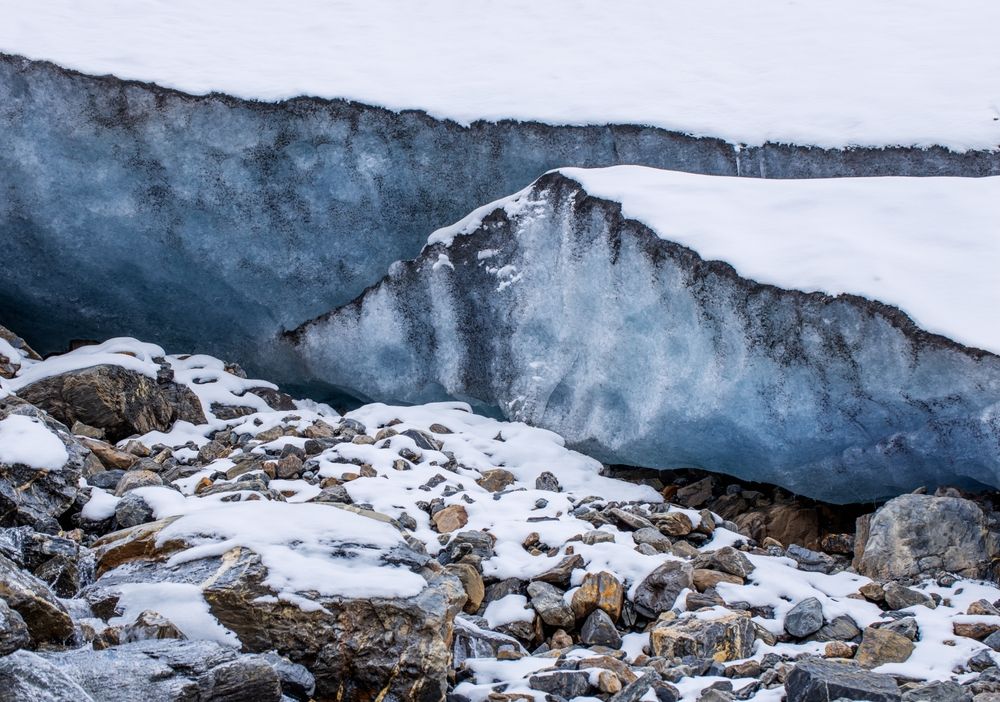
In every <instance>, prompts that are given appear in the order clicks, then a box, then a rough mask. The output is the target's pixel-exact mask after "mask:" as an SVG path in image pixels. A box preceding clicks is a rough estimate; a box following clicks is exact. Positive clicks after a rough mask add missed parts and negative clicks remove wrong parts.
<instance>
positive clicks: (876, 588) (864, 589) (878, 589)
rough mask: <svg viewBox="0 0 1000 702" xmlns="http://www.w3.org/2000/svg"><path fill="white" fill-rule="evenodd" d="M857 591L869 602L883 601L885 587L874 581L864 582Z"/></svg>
mask: <svg viewBox="0 0 1000 702" xmlns="http://www.w3.org/2000/svg"><path fill="white" fill-rule="evenodd" d="M858 592H860V593H861V595H862V596H863V597H864V598H865V599H866V600H868V601H869V602H885V588H883V587H882V586H881V585H879V584H878V583H876V582H870V583H865V584H864V585H862V586H861V587H859V588H858Z"/></svg>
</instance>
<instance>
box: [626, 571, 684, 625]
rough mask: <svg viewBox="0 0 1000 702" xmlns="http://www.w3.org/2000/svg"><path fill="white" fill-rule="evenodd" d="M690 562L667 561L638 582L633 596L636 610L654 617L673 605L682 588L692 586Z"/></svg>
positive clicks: (651, 617) (645, 615) (646, 615)
mask: <svg viewBox="0 0 1000 702" xmlns="http://www.w3.org/2000/svg"><path fill="white" fill-rule="evenodd" d="M691 573H692V568H691V564H690V563H685V562H682V561H667V562H666V563H664V564H663V565H661V566H658V567H657V568H656V570H654V571H653V572H652V573H650V574H649V575H647V576H646V578H645V579H644V580H643V581H642V582H641V583H639V585H638V587H636V590H635V596H634V597H633V604H634V605H635V608H636V611H637V612H639V614H641V615H643V616H644V617H648V618H650V619H655V618H656V617H658V616H659V615H660V613H661V612H666V611H667V610H669V609H671V608H672V607H673V606H674V603H675V602H676V601H677V596H678V595H679V594H680V593H681V590H683V589H684V588H689V587H691V586H692V581H691Z"/></svg>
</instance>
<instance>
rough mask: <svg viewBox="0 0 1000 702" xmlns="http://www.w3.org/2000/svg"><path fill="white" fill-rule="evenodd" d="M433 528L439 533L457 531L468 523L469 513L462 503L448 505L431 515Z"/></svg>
mask: <svg viewBox="0 0 1000 702" xmlns="http://www.w3.org/2000/svg"><path fill="white" fill-rule="evenodd" d="M432 520H433V522H434V528H435V529H437V530H438V532H439V533H441V534H449V533H451V532H453V531H458V530H459V529H461V528H462V527H464V526H465V525H466V524H468V523H469V513H468V512H466V511H465V507H464V506H462V505H449V506H448V507H445V508H444V509H442V510H440V511H439V512H438V513H437V514H435V515H434V516H433V517H432Z"/></svg>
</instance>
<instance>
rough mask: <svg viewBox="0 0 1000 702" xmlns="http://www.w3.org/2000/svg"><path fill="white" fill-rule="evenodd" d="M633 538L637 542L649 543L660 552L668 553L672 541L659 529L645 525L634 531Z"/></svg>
mask: <svg viewBox="0 0 1000 702" xmlns="http://www.w3.org/2000/svg"><path fill="white" fill-rule="evenodd" d="M632 539H633V540H634V541H635V542H636V543H637V544H649V545H650V546H652V547H653V548H654V549H655V550H656V551H657V552H658V553H668V552H669V551H670V546H671V545H672V542H671V541H670V539H668V538H667V537H666V536H664V535H663V534H662V533H660V530H659V529H656V528H653V527H643V528H642V529H637V530H636V531H635V532H633V533H632Z"/></svg>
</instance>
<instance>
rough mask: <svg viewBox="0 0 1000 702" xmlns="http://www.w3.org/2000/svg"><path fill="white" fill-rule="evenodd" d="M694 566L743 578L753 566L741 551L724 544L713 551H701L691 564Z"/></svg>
mask: <svg viewBox="0 0 1000 702" xmlns="http://www.w3.org/2000/svg"><path fill="white" fill-rule="evenodd" d="M691 565H692V566H693V567H694V568H708V569H711V570H718V571H721V572H723V573H729V574H730V575H735V576H736V577H738V578H742V579H745V578H747V577H748V576H749V575H750V573H752V572H753V569H754V566H753V563H751V562H750V559H749V558H747V557H746V556H745V555H744V554H743V553H742V552H741V551H737V550H736V549H735V548H733V547H732V546H724V547H722V548H720V549H717V550H715V551H709V552H708V553H702V554H700V555H699V556H698V557H697V558H695V560H694V563H692V564H691Z"/></svg>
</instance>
